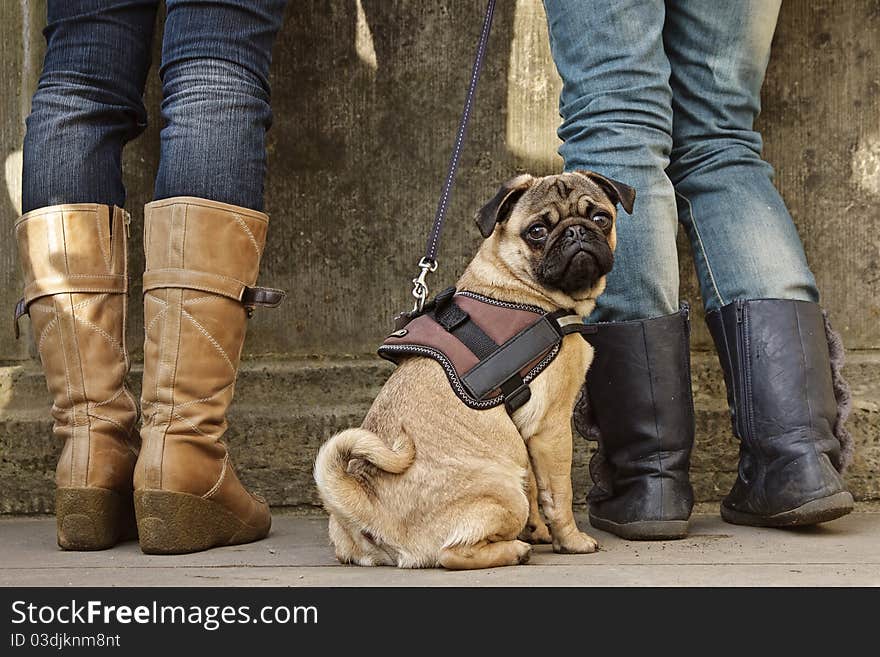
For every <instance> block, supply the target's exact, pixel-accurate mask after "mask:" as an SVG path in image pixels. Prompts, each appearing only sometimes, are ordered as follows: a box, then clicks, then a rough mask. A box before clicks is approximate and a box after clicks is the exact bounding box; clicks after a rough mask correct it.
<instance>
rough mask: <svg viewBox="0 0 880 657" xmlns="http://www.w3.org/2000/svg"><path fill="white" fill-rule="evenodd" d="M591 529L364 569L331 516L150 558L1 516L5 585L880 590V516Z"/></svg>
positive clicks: (44, 523)
mask: <svg viewBox="0 0 880 657" xmlns="http://www.w3.org/2000/svg"><path fill="white" fill-rule="evenodd" d="M579 523H580V525H581V527H582V528H583V529H586V530H587V531H588V532H589V533H591V534H592V535H594V536H595V537H596V538H597V539H598V540H599V542H600V545H601V550H600V551H599V552H597V553H596V554H591V555H557V554H553V552H552V551H551V550H550V548H549V546H539V547H536V548H535V550H534V552H533V555H532V559H531V561H530V563H529V564H528V565H525V566H518V567H509V568H497V569H488V570H479V571H468V572H448V571H444V570H439V569H436V570H435V569H431V570H400V569H396V568H361V567H357V566H342V565H340V564H338V563H337V562H336V560H335V559H334V557H333V553H332V550H331V548H330V546H329V545H328V541H327V521H326V519H325V518H323V517H314V516H312V517H303V516H295V515H276V517H275V519H274V526H273V530H272V534H271V535H270V536H269V537H268V538H267V539H266V540H264V541H260V542H258V543H254V544H251V545H243V546H236V547H229V548H221V549H215V550H210V551H207V552H202V553H198V554H191V555H181V556H148V555H144V554H142V553H141V552H140V549H139V548H138V545H137V543H135V542H130V543H125V544H123V545H120V546H117V547H116V548H114V549H112V550H107V551H104V552H63V551H61V550H59V549H58V548H57V547H56V546H55V534H54V531H55V527H54V520H52V519H51V518H40V519H31V518H18V519H4V520H0V554H2V555H3V559H2V563H0V586H295V587H301V586H305V587H308V586H331V587H333V586H880V550H878V549H877V546H878V545H880V512H877V511H876V510H874V508H873V507H872V510H871V511H863V512H855V513H853V514H851V515H849V516H847V517H845V518H841V519H840V520H837V521H835V522H831V523H827V524H825V525H821V526H818V527H812V528H804V529H797V530H769V529H758V528H752V527H738V526H735V525H728V524H726V523H724V522H722V521H721V519H720V518H719V517H718V516H717V514H710V513H701V514H698V515H695V516H694V518H693V519H692V523H691V533H690V536H689V537H688V538H687V539H685V540H681V541H665V542H630V541H624V540H622V539H619V538H617V537H615V536H612V535H610V534H607V533H605V532H602V531H599V530H592V529H590V528H589V525H588V524H587V522H586V521H585V520H584V519H583V518H579Z"/></svg>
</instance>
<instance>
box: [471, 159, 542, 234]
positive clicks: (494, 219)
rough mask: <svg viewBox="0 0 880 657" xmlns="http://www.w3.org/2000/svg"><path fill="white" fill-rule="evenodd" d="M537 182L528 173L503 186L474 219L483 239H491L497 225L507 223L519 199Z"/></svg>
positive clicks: (512, 179)
mask: <svg viewBox="0 0 880 657" xmlns="http://www.w3.org/2000/svg"><path fill="white" fill-rule="evenodd" d="M534 181H535V179H534V177H532V176H530V175H529V174H527V173H524V174H523V175H521V176H517V177H516V178H511V179H510V180H508V181H507V182H506V183H504V184H503V185H501V189H499V190H498V193H497V194H495V196H494V197H493V198H492V200H491V201H489V202H488V203H486V205H484V206H483V207H482V208H480V209H479V211H478V212H477V214H476V216H475V217H474V219H475V220H476V222H477V226H478V227H479V229H480V234H481V235H482V236H483V237H489V236H490V235H491V234H492V231H494V230H495V225H496V224H500V223H501V222H502V221H506V220H507V218H508V217H509V216H510V213H511V211H512V210H513V206H514V205H516V202H517V201H518V200H519V198H520V197H521V196H522V195H523V194H524V193H525V192H526V190H527V189H528V188H529V187H531V186H532V183H533V182H534Z"/></svg>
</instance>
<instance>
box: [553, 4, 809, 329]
mask: <svg viewBox="0 0 880 657" xmlns="http://www.w3.org/2000/svg"><path fill="white" fill-rule="evenodd" d="M780 2H781V0H723V1H721V2H710V1H709V0H666V1H664V0H614V1H613V2H607V1H604V0H544V5H545V9H546V12H547V21H548V25H549V28H550V44H551V48H552V52H553V58H554V60H555V61H556V66H557V68H558V70H559V74H560V75H561V77H562V80H563V89H562V95H561V98H560V103H559V107H560V114H561V115H562V125H561V127H560V128H559V136H560V138H561V139H562V141H563V144H562V146H561V147H560V149H559V152H560V153H561V155H562V157H563V159H564V161H565V168H566V170H573V169H593V170H596V171H599V172H601V173H603V174H605V175H608V176H611V177H612V178H616V179H618V180H620V181H622V182H625V183H627V184H629V185H632V186H633V187H635V188H636V190H637V196H636V205H635V210H634V215H633V216H626V215H625V214H622V213H621V216H620V217H619V219H618V223H617V231H618V245H617V253H616V254H615V263H614V269H613V271H612V272H611V274H610V275H609V277H608V288H607V290H606V292H605V293H604V294H603V295H602V296H601V297H600V298H599V302H598V304H597V307H596V310H595V312H594V313H593V315H592V316H591V317H590V321H622V320H629V319H645V318H650V317H656V316H660V315H666V314H669V313H672V312H674V311H676V310H677V309H678V287H679V280H678V272H679V269H678V259H677V254H676V247H675V236H676V231H677V228H678V224H679V222H680V223H681V224H682V225H683V226H684V228H685V231H686V232H687V236H688V238H689V240H690V244H691V247H692V250H693V254H694V261H695V265H696V270H697V275H698V278H699V282H700V289H701V292H702V297H703V304H704V306H705V308H706V310H707V311H712V310H716V309H718V308H719V307H721V306H723V305H726V304H728V303H730V302H731V301H734V300H735V299H757V298H780V299H801V300H806V301H813V302H817V301H818V297H819V294H818V291H817V290H816V283H815V280H814V278H813V275H812V273H811V272H810V269H809V267H808V266H807V262H806V258H805V256H804V251H803V246H802V244H801V241H800V238H799V237H798V233H797V230H796V228H795V226H794V224H793V222H792V220H791V216H790V215H789V213H788V210H786V208H785V204H784V203H783V201H782V198H781V197H780V196H779V193H778V192H777V191H776V189H775V188H774V186H773V182H772V178H773V169H772V168H771V166H770V165H769V164H767V163H766V162H765V161H763V160H762V159H761V148H762V142H761V136H760V135H759V134H758V133H757V132H756V131H755V130H754V128H753V122H754V120H755V117H756V116H757V115H758V112H759V110H760V91H761V85H762V83H763V80H764V73H765V70H766V67H767V61H768V59H769V56H770V42H771V40H772V38H773V32H774V29H775V26H776V19H777V16H778V13H779V6H780Z"/></svg>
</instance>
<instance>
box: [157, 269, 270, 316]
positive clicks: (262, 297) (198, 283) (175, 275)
mask: <svg viewBox="0 0 880 657" xmlns="http://www.w3.org/2000/svg"><path fill="white" fill-rule="evenodd" d="M159 288H185V289H188V290H198V291H200V292H210V293H212V294H219V295H220V296H224V297H226V298H227V299H232V300H233V301H238V302H239V303H240V304H241V305H242V306H244V307H245V309H246V310H247V311H248V315H250V314H251V312H252V311H253V309H254V308H255V307H256V306H261V307H264V308H275V307H277V306H278V305H279V304H280V303H281V301H282V300H283V299H284V295H285V292H284V291H283V290H276V289H274V288H269V287H254V286H250V285H246V284H245V283H242V282H241V281H239V280H237V279H235V278H230V277H229V276H223V275H221V274H211V273H209V272H203V271H195V270H191V269H154V270H151V271H148V272H145V273H144V292H149V291H150V290H155V289H159Z"/></svg>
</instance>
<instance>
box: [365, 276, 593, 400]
mask: <svg viewBox="0 0 880 657" xmlns="http://www.w3.org/2000/svg"><path fill="white" fill-rule="evenodd" d="M595 331H596V327H595V326H590V325H587V324H584V322H583V319H582V318H581V316H580V315H578V314H576V313H575V312H574V311H573V310H557V311H555V312H547V311H545V310H543V309H542V308H538V307H536V306H530V305H526V304H520V303H511V302H508V301H498V300H497V299H491V298H489V297H486V296H483V295H482V294H477V293H475V292H469V291H466V290H461V291H456V290H455V288H448V289H446V290H444V291H443V292H441V293H440V294H438V295H437V296H436V297H435V298H434V299H432V300H431V301H428V302H427V303H426V304H425V305H424V307H423V308H422V310H421V311H413V312H410V313H405V314H404V315H401V317H400V318H399V319H398V323H397V330H395V331H394V332H393V333H391V334H390V335H389V336H388V337H387V338H385V342H383V343H382V346H380V347H379V355H380V356H382V358H385V359H387V360H390V361H391V362H393V363H395V364H398V365H399V364H400V363H401V361H403V360H404V359H405V358H408V357H412V356H424V357H428V358H433V359H434V360H436V361H437V362H438V363H440V365H442V366H443V369H444V371H445V372H446V377H447V378H448V379H449V384H450V385H451V386H452V390H453V391H454V392H455V394H456V395H457V396H458V398H459V399H461V401H463V402H464V403H465V404H466V405H468V406H469V407H471V408H475V409H481V410H482V409H487V408H494V407H495V406H499V405H501V404H504V407H505V409H507V412H508V413H513V412H514V411H515V410H516V409H518V408H519V407H520V406H522V405H523V404H525V403H526V402H527V401H529V399H530V398H531V390H530V389H529V383H530V382H531V381H533V380H534V379H535V377H537V376H538V375H539V374H540V373H541V372H543V371H544V370H545V369H546V368H547V366H548V365H549V364H550V363H552V362H553V359H554V358H556V356H557V355H558V354H559V349H560V347H561V345H562V339H563V338H564V337H565V336H566V335H569V334H570V333H580V334H581V335H582V336H585V335H586V334H588V333H594V332H595ZM584 339H586V337H584Z"/></svg>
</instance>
